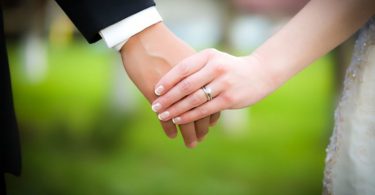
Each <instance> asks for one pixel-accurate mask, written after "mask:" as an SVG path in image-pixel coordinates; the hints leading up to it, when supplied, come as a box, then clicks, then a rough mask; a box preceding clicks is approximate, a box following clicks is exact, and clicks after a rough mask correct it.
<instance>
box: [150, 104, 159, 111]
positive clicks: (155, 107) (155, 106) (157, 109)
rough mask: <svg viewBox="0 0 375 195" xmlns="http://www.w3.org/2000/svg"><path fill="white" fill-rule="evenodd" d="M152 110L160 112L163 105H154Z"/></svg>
mask: <svg viewBox="0 0 375 195" xmlns="http://www.w3.org/2000/svg"><path fill="white" fill-rule="evenodd" d="M151 109H152V111H154V112H158V111H159V110H160V109H161V104H160V103H156V104H153V105H152V106H151Z"/></svg>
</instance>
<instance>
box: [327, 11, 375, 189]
mask: <svg viewBox="0 0 375 195" xmlns="http://www.w3.org/2000/svg"><path fill="white" fill-rule="evenodd" d="M323 186H324V191H323V194H324V195H346V194H348V195H357V194H358V195H359V194H360V195H370V194H371V195H374V194H375V17H373V18H372V19H370V20H369V22H368V23H367V24H366V25H365V26H364V27H363V28H362V29H361V30H360V31H359V34H358V38H357V40H356V43H355V48H354V53H353V57H352V61H351V64H350V66H349V68H348V69H347V72H346V76H345V81H344V89H343V94H342V97H341V100H340V102H339V104H338V107H337V109H336V111H335V126H334V130H333V134H332V136H331V139H330V144H329V146H328V148H327V156H326V167H325V171H324V181H323Z"/></svg>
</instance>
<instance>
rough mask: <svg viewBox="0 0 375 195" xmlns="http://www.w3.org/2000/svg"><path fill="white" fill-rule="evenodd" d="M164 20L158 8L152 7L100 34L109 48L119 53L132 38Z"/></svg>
mask: <svg viewBox="0 0 375 195" xmlns="http://www.w3.org/2000/svg"><path fill="white" fill-rule="evenodd" d="M162 20H163V19H162V18H161V16H160V14H159V12H158V10H157V9H156V7H155V6H152V7H149V8H147V9H144V10H142V11H140V12H138V13H136V14H133V15H131V16H129V17H127V18H125V19H123V20H121V21H119V22H117V23H115V24H113V25H111V26H108V27H107V28H105V29H103V30H101V31H100V32H99V34H100V36H101V37H102V38H103V40H104V42H105V43H106V44H107V46H108V47H109V48H115V49H116V50H117V51H119V50H120V49H121V48H122V46H123V45H124V44H125V43H126V41H127V40H128V39H129V38H130V37H132V36H133V35H135V34H137V33H139V32H141V31H143V30H144V29H146V28H147V27H149V26H151V25H153V24H156V23H158V22H160V21H162Z"/></svg>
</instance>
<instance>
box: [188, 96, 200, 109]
mask: <svg viewBox="0 0 375 195" xmlns="http://www.w3.org/2000/svg"><path fill="white" fill-rule="evenodd" d="M200 103H201V97H200V96H199V95H197V94H194V95H192V96H191V97H190V104H191V105H192V106H197V105H199V104H200Z"/></svg>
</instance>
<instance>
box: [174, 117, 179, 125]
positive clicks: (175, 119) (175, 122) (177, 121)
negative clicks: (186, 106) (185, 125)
mask: <svg viewBox="0 0 375 195" xmlns="http://www.w3.org/2000/svg"><path fill="white" fill-rule="evenodd" d="M172 122H173V123H174V124H177V123H179V122H181V117H176V118H173V119H172Z"/></svg>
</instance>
